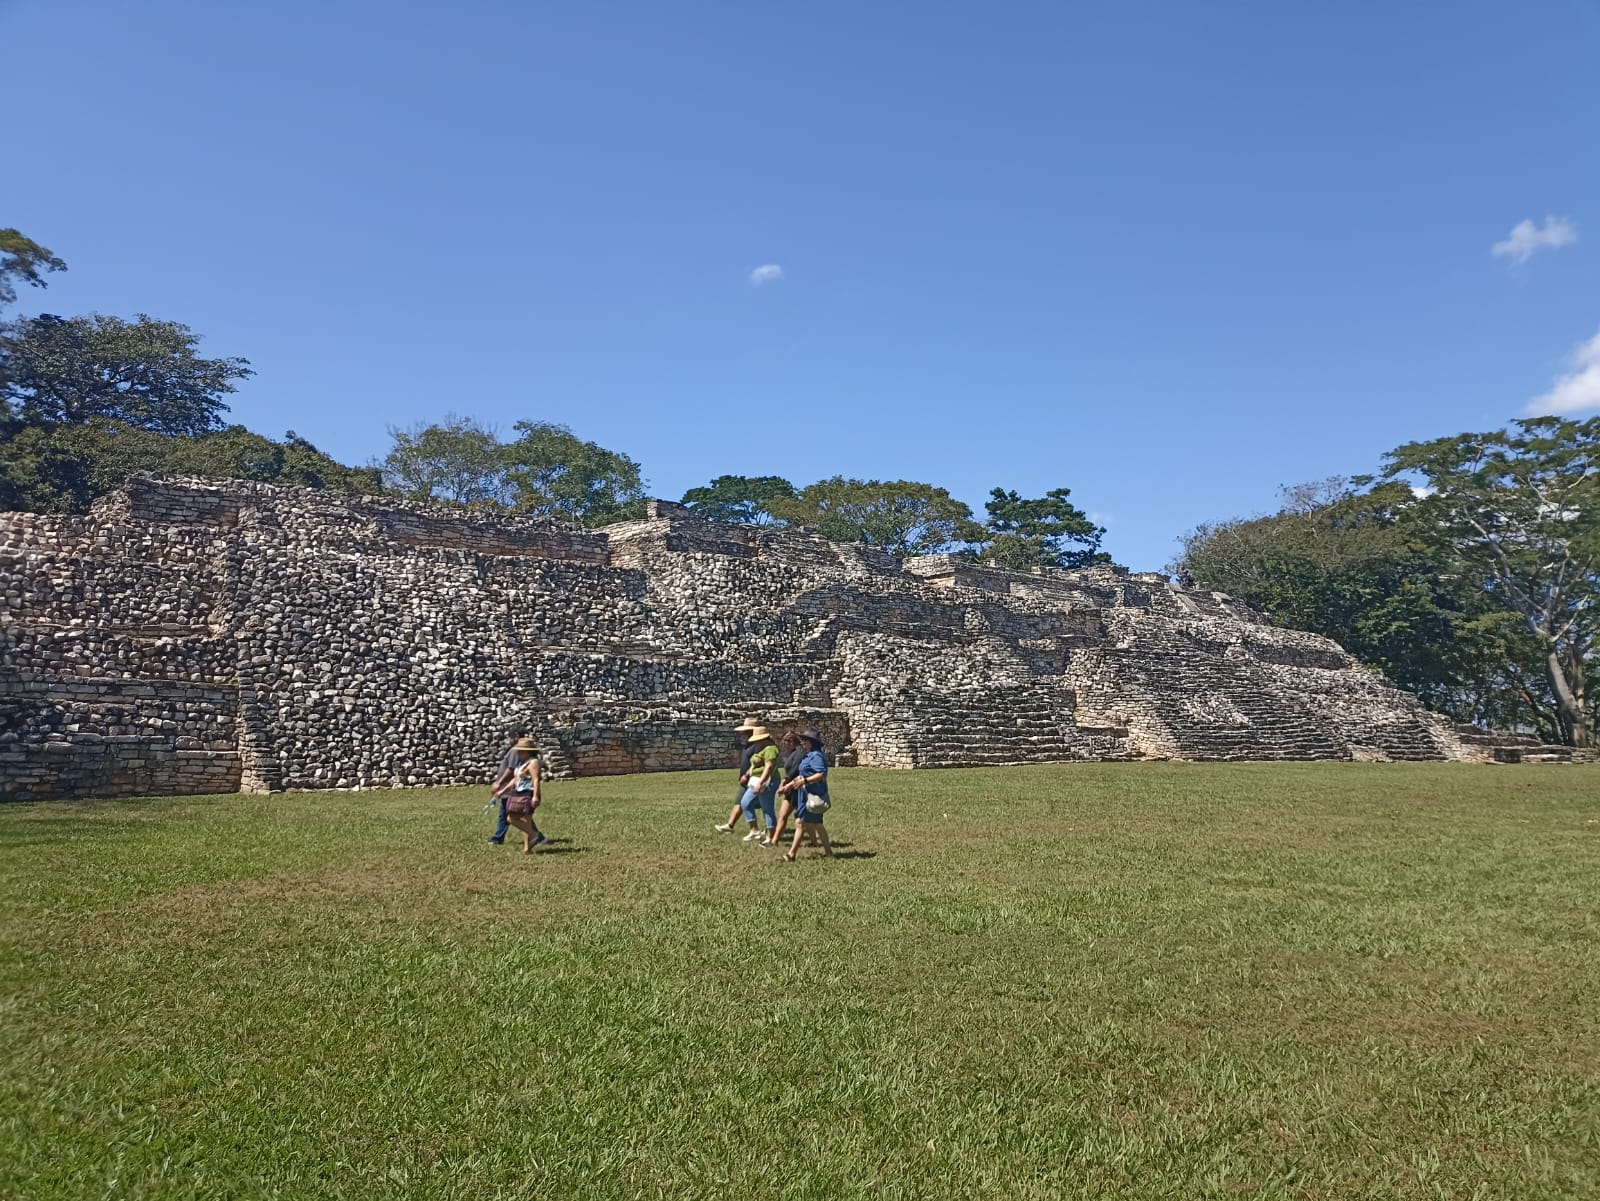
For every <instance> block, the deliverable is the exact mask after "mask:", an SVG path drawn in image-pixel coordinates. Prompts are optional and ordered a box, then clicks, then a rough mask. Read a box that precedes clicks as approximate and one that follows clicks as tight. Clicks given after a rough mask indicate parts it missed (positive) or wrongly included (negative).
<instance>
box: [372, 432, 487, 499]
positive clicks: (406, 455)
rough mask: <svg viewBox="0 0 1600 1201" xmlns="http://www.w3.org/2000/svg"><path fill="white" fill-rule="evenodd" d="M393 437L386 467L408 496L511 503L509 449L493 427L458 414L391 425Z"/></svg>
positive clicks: (389, 476) (386, 475) (396, 485)
mask: <svg viewBox="0 0 1600 1201" xmlns="http://www.w3.org/2000/svg"><path fill="white" fill-rule="evenodd" d="M389 436H390V438H391V439H393V442H394V445H393V446H391V447H390V449H389V453H388V455H387V456H386V457H385V458H384V460H383V463H382V467H381V470H382V472H383V478H384V481H385V482H386V483H387V484H388V486H389V487H391V488H393V489H394V490H395V491H397V492H399V493H401V494H402V495H405V496H410V497H413V498H416V499H419V500H443V501H449V502H451V503H454V504H459V505H471V506H474V507H485V506H487V507H508V506H509V505H510V503H511V500H512V492H511V487H510V484H509V482H508V480H507V478H506V448H505V446H504V445H503V444H502V443H501V441H500V439H499V437H498V436H497V435H496V434H495V431H494V430H493V429H491V428H490V427H489V426H486V425H483V424H482V423H480V422H478V421H475V420H473V419H472V418H470V417H458V416H456V415H455V414H453V413H452V414H447V415H446V416H445V418H444V420H443V421H439V422H435V423H433V424H431V425H421V424H419V425H415V426H412V427H411V428H410V429H395V428H393V427H390V430H389Z"/></svg>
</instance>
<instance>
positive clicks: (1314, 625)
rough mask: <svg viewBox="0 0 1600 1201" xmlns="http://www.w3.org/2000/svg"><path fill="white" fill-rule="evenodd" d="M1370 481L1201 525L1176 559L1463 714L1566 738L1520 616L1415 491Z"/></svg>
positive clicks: (1303, 491) (1309, 489)
mask: <svg viewBox="0 0 1600 1201" xmlns="http://www.w3.org/2000/svg"><path fill="white" fill-rule="evenodd" d="M1370 483H1371V481H1370V480H1358V481H1350V480H1342V479H1335V480H1328V481H1323V482H1322V483H1320V484H1314V485H1305V486H1302V487H1299V488H1296V489H1291V490H1290V491H1289V492H1288V494H1287V496H1286V503H1285V504H1284V506H1283V508H1282V509H1281V510H1280V511H1279V512H1277V513H1275V514H1273V515H1271V516H1268V517H1257V518H1252V519H1248V520H1235V521H1224V522H1217V523H1214V524H1211V525H1204V526H1201V527H1200V528H1199V529H1197V530H1195V531H1193V532H1191V533H1190V534H1189V535H1188V536H1187V537H1186V538H1185V541H1184V550H1183V553H1182V555H1181V556H1180V558H1179V559H1178V561H1177V563H1176V564H1175V566H1176V567H1177V568H1178V570H1179V572H1180V575H1182V574H1187V575H1188V576H1190V577H1192V579H1193V581H1194V582H1195V583H1197V584H1199V585H1200V586H1202V587H1206V588H1212V589H1215V590H1217V591H1219V592H1226V593H1229V594H1231V595H1232V596H1235V597H1237V598H1238V599H1240V600H1242V601H1244V602H1245V603H1246V604H1248V605H1250V606H1251V607H1252V608H1255V609H1258V610H1260V611H1261V612H1262V613H1264V614H1265V615H1266V616H1268V617H1269V618H1271V619H1272V620H1274V621H1277V622H1278V623H1280V624H1282V625H1286V626H1289V627H1291V628H1294V629H1301V630H1309V631H1311V632H1313V633H1317V634H1322V635H1325V636H1326V637H1329V638H1332V639H1333V640H1334V641H1336V642H1338V643H1339V644H1340V645H1341V646H1343V647H1344V648H1345V649H1346V650H1347V651H1349V652H1350V653H1351V654H1352V655H1354V656H1355V657H1356V658H1358V659H1360V660H1361V661H1362V662H1364V663H1367V664H1369V665H1370V666H1372V667H1376V668H1378V669H1379V670H1381V671H1383V672H1384V673H1385V674H1386V675H1388V676H1389V678H1390V679H1392V680H1394V681H1395V682H1396V683H1397V684H1399V685H1401V686H1402V687H1404V688H1408V689H1410V690H1411V691H1413V692H1415V693H1417V694H1418V695H1419V696H1420V697H1421V698H1422V699H1423V700H1424V701H1425V702H1427V703H1428V704H1429V705H1431V706H1432V707H1434V708H1435V709H1438V710H1439V711H1441V712H1444V713H1448V714H1450V715H1451V716H1452V717H1454V718H1456V719H1457V720H1461V721H1477V722H1482V723H1484V724H1487V725H1491V726H1498V727H1508V726H1525V725H1532V726H1535V727H1539V728H1542V729H1544V730H1545V732H1546V736H1547V737H1556V736H1557V732H1558V731H1557V728H1556V726H1555V725H1554V723H1553V722H1552V721H1551V720H1550V714H1551V709H1550V706H1549V703H1548V697H1547V695H1542V694H1541V692H1542V690H1541V687H1540V685H1539V679H1538V672H1537V662H1538V656H1537V654H1536V653H1535V652H1534V648H1533V644H1532V642H1531V641H1530V639H1529V637H1528V635H1527V632H1526V630H1525V628H1524V627H1523V624H1522V622H1521V621H1520V619H1519V618H1518V617H1517V615H1516V614H1515V613H1513V612H1511V611H1509V610H1508V609H1506V608H1505V607H1504V606H1503V605H1502V604H1501V603H1500V602H1499V601H1498V600H1497V599H1496V598H1495V597H1494V596H1493V595H1491V594H1488V593H1486V592H1485V591H1484V589H1483V588H1482V586H1481V584H1480V582H1479V581H1477V580H1476V579H1474V578H1473V577H1472V576H1470V575H1467V574H1464V573H1462V572H1461V571H1460V570H1458V567H1457V565H1456V564H1455V562H1454V559H1453V557H1452V556H1451V555H1449V554H1448V553H1446V551H1445V549H1444V548H1443V547H1441V546H1440V545H1439V544H1438V543H1437V542H1436V541H1435V540H1434V538H1433V537H1432V534H1431V526H1430V524H1429V519H1428V515H1427V514H1426V513H1425V512H1424V510H1423V507H1422V505H1421V502H1419V501H1418V499H1417V497H1416V496H1415V495H1414V494H1413V492H1412V490H1411V488H1410V487H1408V486H1406V485H1405V484H1403V483H1399V482H1387V483H1381V484H1378V485H1377V486H1375V487H1370V488H1369V487H1368V485H1369V484H1370ZM1364 488H1365V489H1366V490H1365V491H1363V490H1362V489H1364Z"/></svg>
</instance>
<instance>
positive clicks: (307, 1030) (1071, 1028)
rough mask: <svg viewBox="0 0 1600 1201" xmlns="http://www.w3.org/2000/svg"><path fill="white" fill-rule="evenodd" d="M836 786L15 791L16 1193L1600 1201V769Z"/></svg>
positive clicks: (4, 1170)
mask: <svg viewBox="0 0 1600 1201" xmlns="http://www.w3.org/2000/svg"><path fill="white" fill-rule="evenodd" d="M835 788H836V797H837V803H836V805H835V808H834V811H833V813H831V814H830V815H829V819H828V823H829V827H830V829H831V830H832V831H833V834H834V837H835V839H836V841H837V843H838V844H839V849H840V851H841V857H840V858H839V859H837V860H835V861H832V862H827V861H823V860H821V859H816V858H809V857H807V856H806V855H805V854H802V857H801V860H800V862H798V863H794V864H783V863H780V862H778V860H777V857H776V856H775V855H774V854H773V853H771V852H768V851H763V850H761V849H759V848H757V847H755V846H753V845H746V844H742V843H740V842H738V841H737V839H736V838H733V837H728V836H719V835H716V834H713V833H712V832H711V829H710V826H711V823H712V821H713V820H720V819H721V818H722V816H723V815H724V814H725V812H726V804H727V801H728V799H729V794H730V793H731V791H732V779H731V773H727V774H707V773H695V774H681V775H658V776H634V777H626V778H611V779H590V780H582V781H577V782H570V783H556V784H552V785H549V786H548V792H547V797H546V804H545V806H544V808H543V809H542V810H541V811H540V820H541V822H542V824H543V825H544V826H545V828H546V831H547V832H548V833H549V834H551V835H552V836H553V837H554V838H555V839H557V841H556V842H555V843H554V844H553V845H552V847H551V848H550V850H549V851H547V852H540V853H538V854H536V855H534V856H531V857H526V856H523V855H522V854H520V853H518V851H517V850H516V849H515V848H514V847H512V846H509V845H508V846H506V847H498V848H497V847H490V846H487V845H485V842H484V839H485V836H486V835H487V833H488V829H489V826H488V822H489V819H487V818H485V817H482V816H480V815H479V807H480V805H481V803H482V793H481V791H461V790H455V791H434V792H389V793H364V794H322V795H290V796H277V797H271V798H264V797H211V798H188V799H181V800H150V801H131V802H129V801H118V802H110V801H108V802H100V803H94V804H79V805H67V804H49V805H14V806H3V807H0V902H3V911H0V955H3V959H0V996H3V1002H0V1004H3V1007H0V1015H3V1033H4V1037H3V1044H0V1045H3V1050H0V1197H4V1198H8V1199H24V1198H28V1199H31V1198H73V1199H75V1201H76V1199H80V1198H121V1197H141V1198H142V1197H162V1198H167V1197H173V1198H178V1197H184V1198H188V1197H194V1198H200V1197H205V1198H254V1197H274V1198H284V1199H286V1201H301V1199H305V1198H322V1197H342V1198H343V1197H347V1198H369V1197H428V1198H434V1197H438V1198H462V1199H466V1198H473V1199H484V1198H513V1197H515V1198H523V1197H526V1198H550V1197H651V1198H655V1197H661V1198H699V1197H705V1198H713V1197H715V1198H725V1197H744V1198H761V1199H765V1198H778V1197H816V1198H830V1199H832V1198H856V1197H871V1198H874V1199H876V1201H882V1199H888V1198H912V1197H915V1198H926V1197H951V1198H1007V1199H1012V1198H1046V1197H1049V1198H1055V1197H1084V1198H1122V1197H1128V1198H1156V1197H1163V1198H1179V1199H1187V1198H1208V1197H1228V1198H1239V1197H1296V1198H1300V1197H1311V1198H1329V1199H1333V1198H1338V1199H1341V1201H1343V1199H1348V1198H1358V1197H1372V1198H1380V1197H1381V1198H1393V1197H1403V1198H1410V1197H1419V1198H1420V1197H1450V1198H1457V1197H1460V1198H1468V1197H1472V1198H1521V1197H1526V1198H1558V1197H1600V916H1597V899H1600V769H1595V768H1574V767H1523V768H1474V767H1464V766H1456V765H1438V766H1433V765H1429V766H1412V765H1352V764H1327V765H1291V766H1268V765H1227V766H1203V765H1190V764H1142V765H1141V764H1103V765H1083V766H1070V767H1060V768H1017V769H1002V770H982V771H959V772H957V771H950V772H917V773H889V772H865V771H856V772H839V773H836V780H835ZM514 838H515V835H513V839H514Z"/></svg>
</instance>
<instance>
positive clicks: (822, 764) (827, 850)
mask: <svg viewBox="0 0 1600 1201" xmlns="http://www.w3.org/2000/svg"><path fill="white" fill-rule="evenodd" d="M800 741H801V742H803V743H805V746H806V753H805V757H804V758H803V759H801V760H800V769H799V771H798V772H797V773H796V775H795V777H794V778H793V779H792V780H790V781H789V782H788V783H787V784H785V785H784V788H786V789H788V790H789V793H790V795H791V796H793V797H794V798H795V813H794V816H795V827H794V841H793V842H791V843H790V844H789V849H788V850H787V851H785V852H784V854H783V857H784V858H785V859H787V860H789V861H790V862H791V863H792V862H794V857H795V855H797V854H798V853H799V851H800V840H801V839H802V838H803V837H805V835H806V833H807V831H810V832H811V833H814V834H815V835H816V836H817V839H818V840H819V841H820V842H821V843H822V853H823V854H824V855H827V856H828V857H829V858H832V857H833V844H832V843H831V842H829V841H828V830H827V827H826V826H824V825H823V824H822V817H823V814H825V813H827V811H828V808H829V805H830V802H829V800H828V761H827V760H826V759H825V758H823V755H822V735H821V734H820V733H818V732H817V730H816V729H814V728H813V729H809V730H802V731H800Z"/></svg>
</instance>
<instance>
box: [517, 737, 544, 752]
mask: <svg viewBox="0 0 1600 1201" xmlns="http://www.w3.org/2000/svg"><path fill="white" fill-rule="evenodd" d="M512 749H513V750H518V751H532V752H533V753H534V754H535V755H537V754H538V753H539V744H538V743H537V742H535V741H534V740H533V739H531V738H519V739H517V745H516V746H515V747H513V748H512Z"/></svg>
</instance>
